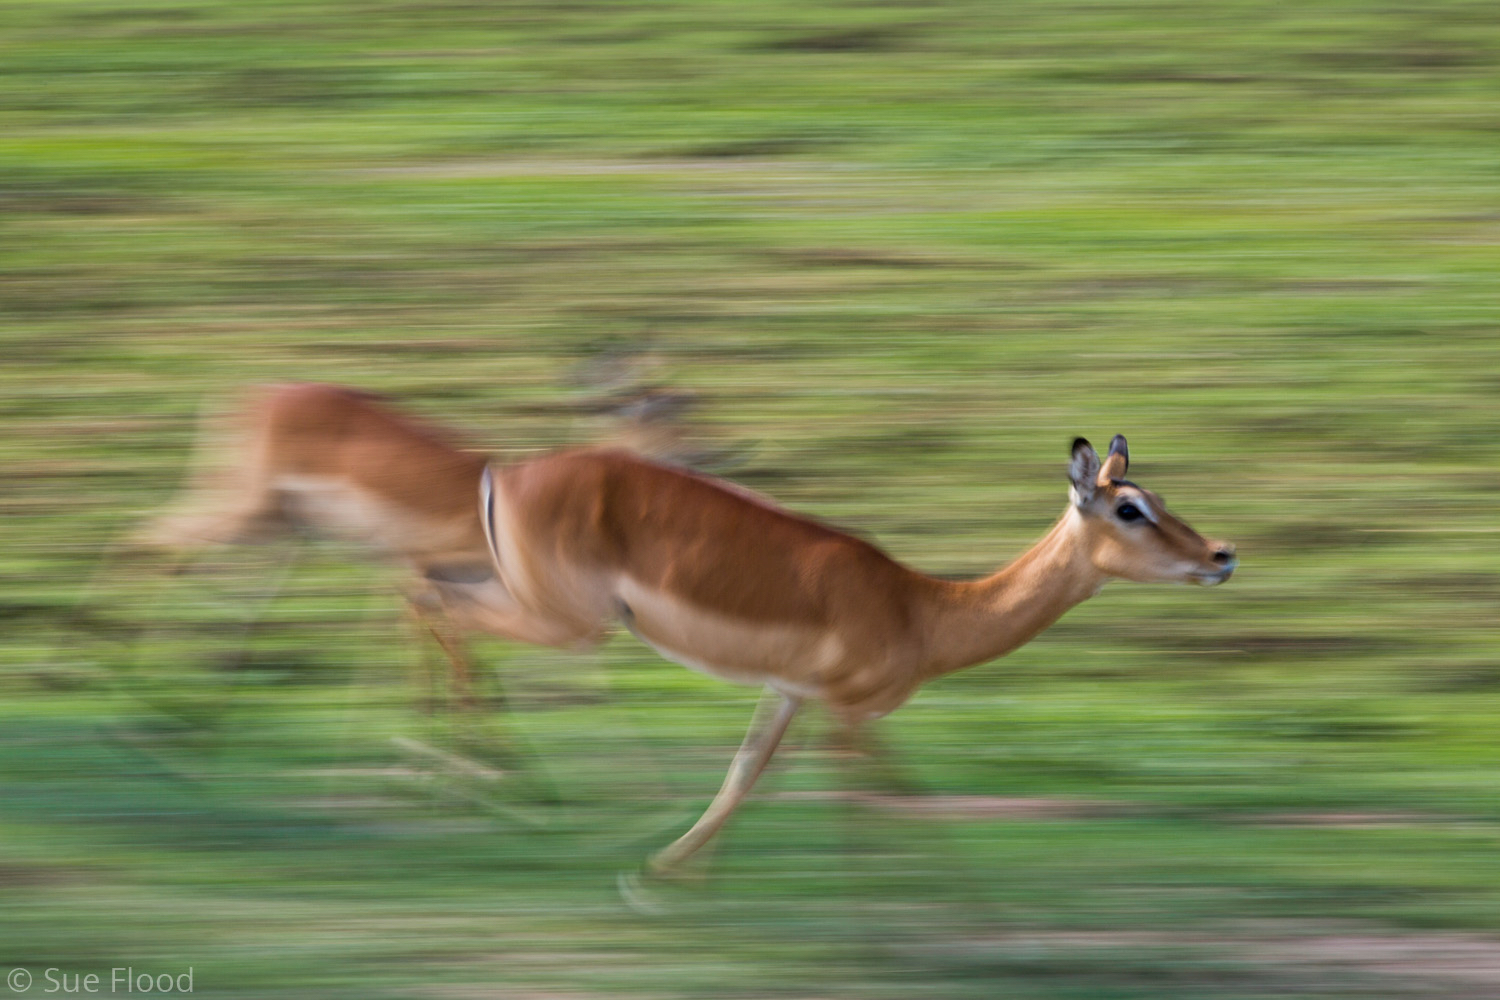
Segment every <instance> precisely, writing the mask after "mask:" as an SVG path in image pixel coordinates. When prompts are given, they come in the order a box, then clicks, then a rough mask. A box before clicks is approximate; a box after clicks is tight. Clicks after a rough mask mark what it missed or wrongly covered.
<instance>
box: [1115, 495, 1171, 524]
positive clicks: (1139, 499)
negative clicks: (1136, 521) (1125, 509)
mask: <svg viewBox="0 0 1500 1000" xmlns="http://www.w3.org/2000/svg"><path fill="white" fill-rule="evenodd" d="M1124 503H1128V504H1130V505H1131V506H1133V507H1135V509H1136V510H1138V511H1140V512H1141V516H1142V517H1144V518H1145V519H1146V520H1148V521H1150V522H1151V523H1152V524H1160V523H1161V522H1159V521H1158V520H1157V519H1156V511H1154V510H1152V509H1151V504H1149V503H1147V502H1146V498H1145V497H1144V496H1139V495H1135V496H1129V497H1127V498H1126V499H1125V501H1124ZM1122 506H1123V504H1122Z"/></svg>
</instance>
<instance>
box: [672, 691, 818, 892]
mask: <svg viewBox="0 0 1500 1000" xmlns="http://www.w3.org/2000/svg"><path fill="white" fill-rule="evenodd" d="M801 704H802V700H801V699H800V698H794V697H792V696H791V695H786V694H779V693H776V692H773V691H772V690H771V689H770V688H767V689H766V691H765V693H764V694H763V695H762V696H761V700H760V704H759V705H757V706H756V708H755V717H754V718H753V719H752V720H751V722H750V731H749V732H747V733H746V734H745V742H744V743H742V744H740V749H739V752H738V753H736V754H735V755H734V763H732V764H730V765H729V773H728V774H727V775H725V777H724V784H723V786H721V787H720V788H719V794H717V795H715V796H714V800H713V801H712V802H710V803H709V805H708V808H707V809H706V810H704V812H703V815H702V816H701V817H699V818H698V822H696V823H694V824H693V826H692V829H690V830H688V832H687V833H684V834H683V835H682V836H681V837H678V838H677V839H676V840H674V841H673V842H672V843H671V844H669V845H667V846H666V847H665V848H663V849H662V850H661V851H658V852H657V853H656V854H655V855H653V856H652V857H651V859H650V860H649V861H648V862H647V863H646V868H647V871H648V872H650V873H651V874H653V875H668V874H671V872H672V871H673V870H674V869H675V868H676V867H677V866H678V865H680V864H682V863H683V862H684V861H686V860H687V859H688V858H690V857H692V856H693V854H695V853H696V852H697V851H698V849H699V848H701V847H702V846H703V845H704V844H706V843H708V842H709V840H710V839H712V838H713V835H714V834H716V833H718V832H719V829H720V828H721V827H722V826H723V825H724V823H725V822H726V821H727V820H728V819H729V817H730V815H731V814H732V813H733V812H734V810H735V809H736V808H737V807H738V806H739V804H740V803H741V802H743V801H744V800H745V796H746V795H748V794H750V789H751V788H753V787H754V786H755V780H756V779H757V778H759V777H760V775H761V772H762V771H764V770H765V769H766V765H767V764H768V763H770V760H771V755H772V754H774V753H775V752H776V747H777V746H778V745H780V743H781V738H782V737H783V736H785V735H786V730H787V727H788V726H789V725H791V722H792V716H794V715H796V714H797V709H798V708H799V707H800V706H801Z"/></svg>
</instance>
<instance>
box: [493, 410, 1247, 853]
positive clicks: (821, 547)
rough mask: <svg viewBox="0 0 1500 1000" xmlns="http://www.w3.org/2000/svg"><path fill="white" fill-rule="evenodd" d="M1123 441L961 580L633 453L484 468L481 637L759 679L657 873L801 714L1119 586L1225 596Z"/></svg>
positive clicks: (915, 678) (849, 721) (692, 845)
mask: <svg viewBox="0 0 1500 1000" xmlns="http://www.w3.org/2000/svg"><path fill="white" fill-rule="evenodd" d="M1129 464H1130V455H1129V450H1128V448H1127V446H1126V443H1125V438H1124V437H1121V436H1116V437H1115V438H1114V440H1113V441H1112V442H1111V444H1110V449H1109V454H1108V456H1107V457H1106V459H1105V460H1104V461H1103V462H1102V463H1101V462H1100V460H1099V456H1098V455H1097V454H1096V453H1095V451H1094V449H1093V447H1092V446H1090V444H1089V443H1088V442H1087V441H1085V440H1084V439H1082V438H1079V439H1077V440H1076V441H1074V442H1073V451H1072V459H1071V462H1070V465H1069V469H1068V476H1069V480H1070V484H1071V485H1070V488H1069V499H1070V502H1069V504H1068V507H1067V510H1066V511H1065V512H1064V513H1063V515H1062V517H1061V518H1060V519H1059V520H1058V521H1057V523H1056V524H1055V525H1053V527H1052V530H1051V531H1049V532H1048V533H1047V535H1046V536H1045V537H1044V538H1043V539H1042V540H1041V541H1040V542H1038V543H1037V544H1036V545H1034V546H1033V547H1032V548H1031V549H1030V550H1029V551H1027V552H1026V553H1025V554H1024V555H1022V556H1021V557H1020V558H1018V559H1016V560H1015V561H1014V562H1012V563H1010V564H1009V565H1008V566H1006V567H1004V568H1003V569H1001V570H999V571H998V572H996V573H994V574H993V575H991V576H987V577H984V578H982V579H978V580H971V581H965V582H955V581H950V580H941V579H937V578H935V577H931V576H926V575H924V574H922V573H918V572H917V571H915V570H912V569H908V568H907V567H905V566H902V565H901V564H900V563H897V562H896V561H894V560H893V559H891V558H890V557H889V556H887V555H886V554H885V553H883V552H881V551H880V550H879V549H878V548H876V547H875V546H873V545H871V544H870V543H868V542H864V541H861V540H860V539H857V538H853V537H851V536H849V535H846V534H844V533H842V532H840V531H837V530H835V529H833V528H830V527H827V526H825V525H822V524H819V523H818V522H816V521H812V520H809V519H807V518H804V517H799V516H797V515H795V514H792V513H789V512H787V511H785V510H782V509H781V508H779V507H777V506H775V505H774V504H772V503H771V502H769V501H767V500H765V499H763V498H762V497H760V496H757V495H756V494H754V493H751V492H749V491H747V490H745V489H742V488H740V487H738V486H735V485H733V484H731V483H727V482H724V481H721V480H716V479H712V478H709V477H707V476H702V475H698V474H695V473H693V472H689V471H686V470H683V469H678V468H672V467H668V466H664V465H658V464H654V463H652V462H649V461H646V460H643V459H641V458H639V457H637V456H634V455H631V454H629V453H627V452H623V451H613V450H599V449H589V450H580V451H572V452H562V453H559V454H554V455H549V456H545V457H541V458H537V459H533V460H531V461H528V462H523V463H520V464H517V465H512V466H507V467H501V468H494V467H491V468H488V469H486V470H485V472H484V475H483V477H482V482H481V493H482V499H481V507H482V510H483V513H484V530H485V534H486V538H487V540H488V543H489V546H490V549H491V552H492V554H493V556H494V565H495V569H496V576H495V579H494V580H493V581H491V582H490V583H489V584H488V586H489V587H490V588H491V589H490V590H489V592H488V593H489V595H490V596H489V597H487V598H486V608H487V609H488V613H489V615H490V617H488V618H487V619H486V621H487V624H488V625H489V626H490V627H491V628H493V629H494V630H496V631H499V632H503V633H505V634H508V635H511V636H514V637H516V638H518V639H522V640H525V641H528V642H539V643H546V644H548V645H556V646H574V645H588V644H591V643H594V642H598V641H599V640H600V639H602V638H603V636H604V635H605V633H606V631H607V629H608V627H609V625H610V623H611V622H614V621H618V622H620V623H622V624H623V625H624V626H625V627H626V628H628V629H629V630H630V631H631V632H633V633H634V634H635V635H636V636H638V637H639V638H640V639H641V640H642V641H643V642H645V643H647V644H648V645H650V646H652V647H653V648H655V649H656V650H657V651H658V652H659V653H661V655H662V656H664V657H666V658H667V659H670V660H675V661H676V662H678V663H681V664H683V665H685V666H688V667H691V668H693V669H695V670H700V671H702V672H704V673H707V674H709V675H711V676H714V677H717V678H720V679H722V680H726V681H730V682H734V683H740V684H754V685H764V686H765V687H766V689H767V690H768V692H769V693H770V694H771V695H772V696H771V697H769V698H767V699H764V700H763V701H762V709H761V710H759V711H757V713H756V718H755V720H754V721H753V722H752V723H751V727H750V731H749V733H748V734H747V735H746V737H745V741H744V743H743V745H742V746H741V747H740V750H739V752H738V754H736V756H735V758H734V762H733V764H732V765H731V766H730V769H729V774H728V776H727V777H726V778H725V780H724V784H723V786H722V787H721V788H720V790H719V793H718V795H716V796H715V797H714V799H713V801H712V802H711V803H710V804H709V806H708V808H707V810H706V811H705V812H704V814H703V815H702V817H701V818H700V819H699V820H698V821H697V822H696V823H695V824H694V825H693V826H692V828H691V829H689V830H688V831H687V832H686V833H685V834H683V835H682V836H681V837H680V838H678V839H677V840H676V841H674V842H673V843H672V844H670V845H668V846H667V847H666V848H665V849H664V850H662V851H660V852H659V853H657V854H656V855H655V856H654V857H653V858H652V859H651V860H650V862H649V863H648V867H649V870H650V871H652V872H653V873H656V874H664V873H667V872H670V871H671V870H672V869H674V868H676V867H677V866H678V865H680V864H681V863H682V862H683V861H685V860H686V859H687V858H688V857H690V856H691V855H692V854H693V853H694V852H695V851H697V850H698V849H699V848H700V847H702V846H703V845H704V844H705V843H707V842H708V840H709V839H710V838H711V837H712V836H713V835H714V834H715V833H716V832H717V831H718V830H719V828H720V827H721V826H723V824H724V822H725V821H726V820H727V819H728V818H729V815H730V814H731V813H732V812H733V811H734V809H735V807H736V806H738V805H739V803H740V802H741V801H743V799H744V798H745V796H746V794H747V793H748V792H749V791H750V788H751V787H752V786H753V785H754V783H755V780H756V778H757V777H758V776H759V775H760V773H761V772H762V771H763V770H764V769H765V766H766V764H767V763H768V762H769V761H770V759H771V755H772V754H773V753H775V751H776V747H777V744H778V743H779V742H780V741H781V738H782V736H783V735H784V734H785V732H786V729H787V726H788V725H789V724H790V722H791V720H792V717H793V716H794V715H795V714H796V712H797V709H798V707H799V706H800V705H801V704H802V703H803V702H804V701H806V700H809V699H812V700H817V701H821V702H822V703H823V704H824V705H826V706H827V707H828V709H829V710H831V712H832V713H833V714H834V715H835V716H836V717H837V718H838V719H840V720H841V721H842V722H843V723H844V724H845V725H846V726H848V727H849V728H851V729H853V728H855V727H858V726H859V725H860V724H862V723H864V722H866V721H868V720H870V719H874V718H878V717H879V716H882V715H885V714H887V713H888V712H891V711H892V710H894V709H896V708H897V707H899V706H900V705H901V704H902V703H903V702H905V701H906V700H907V699H908V698H910V697H911V696H912V694H913V692H915V691H916V690H917V689H918V688H919V687H921V685H923V684H924V683H926V682H928V681H930V680H932V679H934V678H936V677H941V676H942V675H944V674H948V673H952V672H953V671H956V670H962V669H964V668H965V667H969V666H973V665H974V664H977V663H983V662H985V661H986V660H992V659H994V658H996V657H998V656H1003V655H1004V654H1006V653H1008V652H1010V651H1011V650H1013V649H1015V648H1016V647H1018V646H1020V645H1022V644H1024V643H1025V642H1027V641H1028V640H1030V639H1031V638H1032V637H1033V636H1035V635H1036V634H1037V633H1039V632H1041V631H1042V630H1043V629H1045V628H1047V626H1049V625H1051V624H1052V623H1053V622H1055V621H1056V620H1057V619H1058V618H1059V617H1060V616H1061V615H1062V614H1063V613H1064V612H1065V611H1067V610H1068V609H1069V608H1071V607H1073V606H1074V605H1075V604H1078V603H1079V602H1081V601H1084V600H1086V599H1087V598H1089V597H1091V596H1093V595H1094V594H1096V593H1098V592H1099V589H1100V588H1101V587H1102V586H1103V585H1104V584H1105V582H1107V581H1108V580H1110V579H1112V578H1119V579H1126V580H1136V581H1140V582H1147V583H1150V582H1183V583H1196V584H1202V585H1210V586H1211V585H1213V584H1217V583H1222V582H1223V581H1224V580H1227V579H1228V578H1229V576H1230V574H1231V573H1233V572H1234V568H1235V558H1234V547H1233V546H1231V545H1227V544H1224V543H1222V542H1214V541H1209V540H1206V539H1204V538H1203V537H1202V536H1200V535H1199V534H1198V533H1197V532H1195V531H1194V530H1193V529H1192V528H1190V527H1188V526H1187V525H1186V524H1184V523H1183V522H1182V521H1180V520H1178V519H1177V518H1175V517H1173V516H1172V515H1171V514H1169V513H1167V510H1166V507H1165V505H1164V504H1163V503H1162V500H1161V497H1159V496H1157V495H1156V494H1154V493H1152V492H1150V491H1149V490H1146V489H1143V488H1142V487H1140V486H1137V485H1135V484H1134V483H1132V482H1129V481H1128V480H1126V479H1125V478H1124V476H1125V473H1126V469H1127V467H1128V466H1129Z"/></svg>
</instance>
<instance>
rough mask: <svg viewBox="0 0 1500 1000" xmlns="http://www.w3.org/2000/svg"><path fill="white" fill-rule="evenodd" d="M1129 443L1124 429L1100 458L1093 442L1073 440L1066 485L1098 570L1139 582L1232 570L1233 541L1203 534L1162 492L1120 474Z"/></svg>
mask: <svg viewBox="0 0 1500 1000" xmlns="http://www.w3.org/2000/svg"><path fill="white" fill-rule="evenodd" d="M1129 467H1130V449H1129V448H1128V447H1127V446H1126V444H1125V438H1124V436H1123V435H1120V434H1116V435H1115V439H1114V440H1113V441H1111V442H1110V445H1109V454H1108V455H1106V456H1105V458H1104V461H1103V462H1102V463H1101V462H1100V461H1099V456H1098V454H1097V453H1096V452H1095V451H1094V447H1093V445H1091V444H1089V443H1088V442H1087V441H1085V440H1084V439H1083V438H1079V439H1078V440H1076V441H1074V442H1073V460H1072V462H1071V463H1070V465H1069V466H1068V478H1069V479H1070V480H1071V481H1072V485H1071V487H1070V488H1069V490H1068V493H1069V496H1070V497H1071V499H1072V501H1073V506H1074V508H1076V510H1077V513H1078V515H1079V524H1080V525H1081V527H1082V531H1083V533H1084V539H1085V542H1084V544H1085V545H1086V546H1087V548H1088V552H1089V558H1090V559H1091V560H1092V561H1093V563H1094V566H1095V567H1097V568H1098V569H1099V570H1100V571H1101V572H1103V573H1105V574H1107V575H1109V576H1112V577H1120V578H1122V579H1126V580H1135V581H1136V582H1138V583H1196V584H1199V585H1200V586H1204V587H1211V586H1213V585H1214V584H1216V583H1223V582H1224V581H1225V580H1227V579H1229V575H1230V574H1231V573H1233V572H1234V567H1235V565H1236V560H1235V557H1234V546H1233V545H1230V544H1229V543H1227V542H1219V541H1214V540H1212V539H1208V538H1204V537H1203V536H1202V535H1200V534H1198V533H1197V532H1196V531H1194V530H1193V529H1192V528H1190V527H1188V526H1187V525H1186V524H1185V523H1183V522H1182V521H1179V520H1178V519H1177V518H1175V517H1173V516H1172V515H1171V514H1169V513H1167V508H1166V505H1165V504H1164V503H1162V499H1161V497H1159V496H1157V495H1156V494H1155V493H1152V492H1151V491H1150V490H1147V489H1143V488H1142V487H1140V486H1137V485H1136V484H1135V483H1132V482H1130V481H1129V480H1127V479H1126V478H1125V473H1126V470H1127V469H1129Z"/></svg>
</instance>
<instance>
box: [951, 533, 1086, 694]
mask: <svg viewBox="0 0 1500 1000" xmlns="http://www.w3.org/2000/svg"><path fill="white" fill-rule="evenodd" d="M1081 516H1082V515H1080V514H1079V513H1078V510H1077V508H1075V507H1073V506H1071V505H1069V507H1068V511H1067V513H1066V514H1064V515H1063V516H1062V518H1061V520H1059V521H1058V522H1057V523H1056V524H1055V525H1053V526H1052V530H1051V531H1049V532H1048V533H1047V535H1046V537H1044V538H1043V539H1042V540H1041V541H1039V542H1037V543H1036V544H1035V545H1033V546H1032V547H1031V548H1030V549H1029V550H1028V551H1027V552H1025V553H1024V554H1022V555H1021V556H1020V557H1018V558H1017V559H1016V560H1015V561H1014V562H1011V563H1009V564H1008V565H1006V566H1005V567H1004V568H1002V569H1001V570H1000V571H999V572H997V573H995V574H993V575H992V576H987V577H984V578H982V579H979V580H966V581H963V582H952V581H934V583H935V584H936V587H935V589H934V590H933V591H932V593H931V598H930V599H929V601H928V602H927V606H926V607H924V608H923V609H922V614H923V615H924V617H925V618H926V628H925V630H924V632H925V635H926V637H927V650H928V655H927V657H926V669H925V671H924V673H925V674H926V676H927V677H929V678H930V677H937V676H939V675H941V674H946V673H951V672H953V671H955V670H962V669H963V668H965V667H970V666H973V665H974V664H976V663H983V662H985V661H986V660H993V659H995V658H996V657H999V656H1004V655H1005V654H1006V653H1009V652H1010V651H1011V650H1013V649H1015V648H1016V647H1018V646H1022V645H1024V644H1025V643H1027V642H1028V641H1029V640H1030V639H1031V638H1032V637H1033V636H1035V635H1036V634H1037V633H1039V632H1041V631H1042V630H1043V629H1045V628H1047V626H1049V625H1051V624H1052V623H1053V622H1055V621H1057V620H1058V619H1059V618H1061V617H1062V615H1063V613H1064V612H1065V611H1067V610H1068V609H1069V608H1071V607H1073V606H1074V605H1075V604H1079V603H1081V602H1083V601H1085V600H1087V599H1088V598H1090V597H1092V596H1094V595H1095V594H1097V593H1098V592H1099V588H1100V587H1101V586H1103V585H1104V581H1105V576H1104V574H1103V573H1102V572H1100V571H1099V570H1098V569H1097V568H1095V567H1094V565H1093V563H1092V562H1090V560H1089V558H1088V553H1087V552H1086V551H1084V548H1083V545H1082V537H1083V532H1082V527H1083V526H1082V523H1081V520H1080V519H1081Z"/></svg>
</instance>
